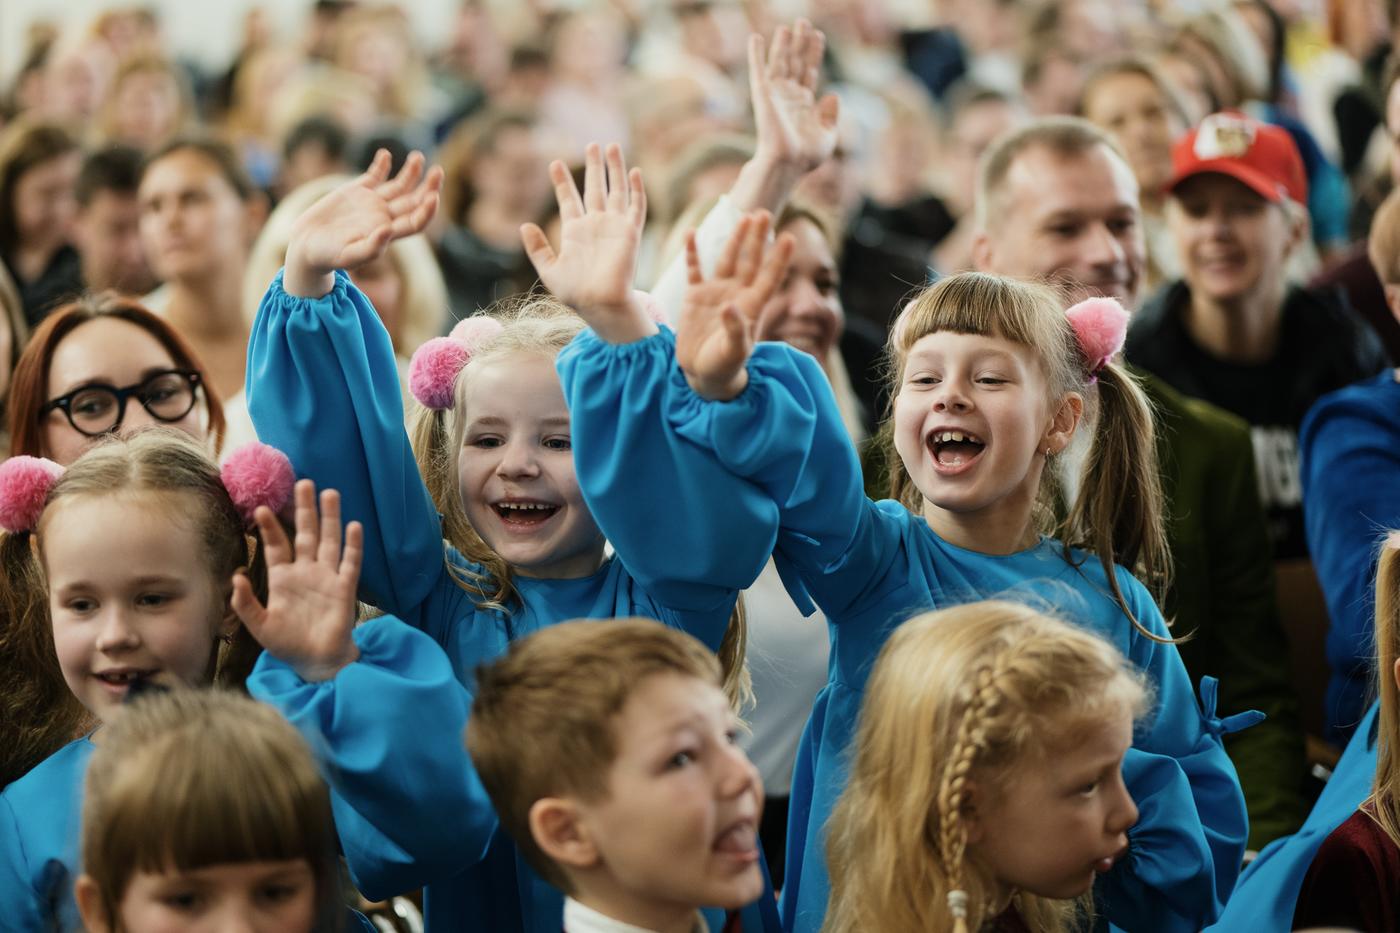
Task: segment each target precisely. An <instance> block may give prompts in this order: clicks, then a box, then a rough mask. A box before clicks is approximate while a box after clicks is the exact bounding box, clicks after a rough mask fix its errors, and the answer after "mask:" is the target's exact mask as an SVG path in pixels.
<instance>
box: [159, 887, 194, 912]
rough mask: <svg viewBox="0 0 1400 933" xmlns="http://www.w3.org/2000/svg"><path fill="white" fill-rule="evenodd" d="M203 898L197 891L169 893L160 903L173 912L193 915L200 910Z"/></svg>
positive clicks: (164, 895) (162, 897)
mask: <svg viewBox="0 0 1400 933" xmlns="http://www.w3.org/2000/svg"><path fill="white" fill-rule="evenodd" d="M201 900H202V898H201V897H200V895H199V892H197V891H169V892H167V893H165V894H162V895H161V896H160V902H161V903H162V904H164V905H165V906H166V907H169V908H170V909H171V910H178V911H180V912H182V913H192V912H194V911H196V910H198V909H199V906H200V903H201Z"/></svg>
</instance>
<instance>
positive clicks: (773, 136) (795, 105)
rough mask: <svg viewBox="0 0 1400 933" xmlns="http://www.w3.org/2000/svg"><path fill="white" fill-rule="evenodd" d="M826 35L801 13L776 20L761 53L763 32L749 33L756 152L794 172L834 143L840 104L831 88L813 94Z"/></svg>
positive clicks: (822, 157) (806, 168)
mask: <svg viewBox="0 0 1400 933" xmlns="http://www.w3.org/2000/svg"><path fill="white" fill-rule="evenodd" d="M825 48H826V37H825V36H824V35H822V33H821V31H820V30H818V29H813V28H812V24H811V23H809V22H808V21H807V20H805V19H799V20H798V21H797V24H796V25H795V26H794V27H793V28H792V29H789V28H788V27H787V26H779V27H778V29H777V31H776V32H775V33H774V34H773V42H772V44H771V45H770V46H769V48H768V59H767V61H766V62H765V61H764V56H763V38H762V37H761V36H757V35H754V36H750V37H749V95H750V96H751V97H752V99H753V109H754V121H755V123H756V124H757V131H758V145H757V152H756V157H760V156H767V157H769V158H772V159H777V160H781V161H783V162H785V163H788V164H790V165H792V166H793V167H794V168H795V169H796V170H797V171H798V173H799V174H802V173H806V172H810V171H811V170H812V169H814V168H816V167H817V166H818V165H821V164H822V163H823V162H825V161H826V160H827V159H828V158H829V157H830V156H831V153H832V152H833V151H834V150H835V149H836V137H837V117H838V115H839V112H840V105H839V103H838V101H837V99H836V95H835V94H827V95H826V96H825V97H822V98H820V99H818V98H817V96H816V86H817V78H818V75H819V74H820V70H821V64H822V53H823V52H824V51H825Z"/></svg>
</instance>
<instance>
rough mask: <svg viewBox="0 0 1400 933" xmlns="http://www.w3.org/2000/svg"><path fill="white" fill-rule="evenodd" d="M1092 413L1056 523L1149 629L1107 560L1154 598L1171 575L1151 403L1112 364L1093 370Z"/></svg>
mask: <svg viewBox="0 0 1400 933" xmlns="http://www.w3.org/2000/svg"><path fill="white" fill-rule="evenodd" d="M1097 384H1098V393H1097V394H1098V412H1097V415H1098V417H1097V418H1096V419H1095V422H1096V423H1095V425H1094V437H1093V442H1092V445H1091V447H1090V448H1089V456H1088V460H1087V462H1086V463H1085V465H1084V472H1083V475H1082V477H1081V482H1080V485H1079V495H1078V496H1077V497H1076V498H1075V500H1074V503H1073V504H1072V505H1071V507H1070V510H1069V514H1068V515H1067V516H1066V517H1065V519H1064V522H1063V524H1062V526H1061V530H1060V533H1059V537H1060V538H1061V539H1062V540H1063V541H1064V544H1065V548H1066V560H1068V559H1069V555H1068V549H1069V548H1071V547H1077V548H1082V549H1084V550H1087V551H1090V552H1092V553H1094V554H1095V555H1097V556H1098V558H1099V561H1100V563H1102V564H1103V568H1104V573H1105V575H1106V576H1107V578H1108V585H1109V588H1110V590H1111V591H1112V593H1113V599H1114V602H1116V603H1118V606H1119V608H1120V609H1122V610H1123V612H1124V614H1125V615H1127V617H1128V618H1129V619H1130V620H1131V621H1132V623H1133V626H1134V627H1135V628H1136V629H1137V630H1138V631H1139V632H1141V633H1142V634H1144V635H1145V636H1147V637H1148V638H1151V639H1152V640H1153V641H1158V642H1169V641H1172V639H1166V638H1162V637H1161V636H1160V635H1156V634H1153V633H1152V632H1150V631H1148V630H1147V628H1146V627H1144V626H1143V625H1142V623H1141V622H1140V621H1138V619H1137V617H1136V616H1135V615H1134V614H1133V612H1132V610H1131V609H1130V608H1129V607H1128V603H1127V600H1126V599H1125V598H1124V596H1123V591H1122V588H1121V587H1120V586H1119V585H1118V577H1117V574H1116V573H1115V572H1114V564H1122V565H1123V566H1124V567H1127V568H1128V569H1129V570H1130V571H1132V573H1133V574H1134V575H1135V576H1136V577H1138V579H1140V580H1142V581H1143V582H1144V583H1145V584H1146V585H1147V587H1148V591H1149V592H1150V593H1151V594H1152V595H1153V597H1154V598H1155V599H1157V600H1158V602H1160V601H1161V597H1162V594H1163V593H1164V592H1165V591H1166V589H1167V587H1168V585H1169V584H1170V581H1171V552H1170V550H1169V549H1168V547H1167V536H1166V528H1165V525H1164V520H1163V515H1162V482H1161V478H1160V475H1159V472H1158V469H1157V448H1156V443H1155V439H1154V437H1153V418H1152V406H1151V403H1150V402H1148V400H1147V396H1146V395H1145V394H1144V393H1143V391H1142V387H1141V386H1140V385H1138V382H1137V379H1136V378H1135V377H1134V376H1133V375H1132V374H1131V373H1129V372H1128V371H1127V370H1126V369H1124V368H1123V367H1122V366H1120V365H1118V364H1117V363H1108V364H1106V365H1105V366H1104V367H1103V369H1102V370H1100V372H1099V373H1098V383H1097Z"/></svg>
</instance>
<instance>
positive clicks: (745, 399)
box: [668, 343, 902, 618]
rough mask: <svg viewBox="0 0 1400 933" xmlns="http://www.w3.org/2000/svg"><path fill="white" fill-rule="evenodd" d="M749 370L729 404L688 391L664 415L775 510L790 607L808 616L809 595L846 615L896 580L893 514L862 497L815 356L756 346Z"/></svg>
mask: <svg viewBox="0 0 1400 933" xmlns="http://www.w3.org/2000/svg"><path fill="white" fill-rule="evenodd" d="M748 371H749V384H748V386H747V387H746V388H745V389H744V391H743V392H742V393H740V394H739V396H738V397H737V398H735V399H733V400H732V401H729V402H706V401H704V400H702V399H700V398H699V397H698V396H695V395H694V394H693V393H691V395H690V396H689V399H688V400H687V401H685V402H684V403H683V404H678V405H674V406H672V407H671V408H670V409H669V411H668V418H669V420H670V421H671V423H672V425H673V426H674V427H675V429H676V432H677V433H678V434H679V435H680V436H681V437H684V438H686V439H689V440H692V441H694V442H695V443H696V444H697V445H699V446H700V447H701V448H703V449H705V450H708V451H712V452H713V453H714V455H715V456H716V458H717V459H718V461H719V462H720V463H721V464H722V465H723V466H724V467H725V468H726V469H727V470H729V471H731V472H732V473H734V474H735V475H736V476H739V477H741V478H744V479H746V480H748V481H749V482H751V483H754V484H755V485H757V486H758V488H760V489H762V490H763V491H764V492H765V493H766V494H767V495H768V496H769V497H770V498H771V499H772V501H773V502H774V504H776V505H777V507H778V510H779V515H780V517H781V527H780V528H779V531H778V538H777V550H776V554H775V557H776V558H777V566H778V571H779V573H780V574H781V575H782V578H783V583H784V584H785V585H786V586H787V588H788V591H789V593H790V594H791V595H792V597H793V601H794V602H795V603H796V604H797V607H798V608H799V609H801V610H802V611H803V613H804V614H808V613H810V612H811V608H812V598H813V597H815V599H816V601H817V603H818V604H820V605H821V607H822V609H823V610H824V611H825V612H826V614H827V616H828V618H840V617H843V616H845V615H848V614H849V612H850V609H851V607H853V606H856V605H858V604H861V603H864V602H867V601H869V600H870V599H871V598H872V597H873V595H874V593H875V592H877V591H881V590H883V589H884V588H886V587H887V586H889V585H894V584H896V583H897V582H898V581H891V580H889V579H887V573H888V572H889V571H892V570H895V569H896V568H897V566H898V562H897V558H898V555H899V548H900V545H901V541H902V536H901V531H900V523H899V520H898V518H899V516H898V514H897V512H886V511H884V510H882V509H881V508H879V507H878V506H877V505H876V504H875V503H872V502H871V501H870V500H869V499H867V498H866V496H865V489H864V485H863V480H862V477H861V468H860V460H859V458H858V457H857V455H856V450H855V447H854V445H852V443H851V439H850V435H848V434H847V433H846V426H845V424H844V423H843V422H842V420H841V413H840V410H839V409H838V408H837V406H836V399H835V396H834V395H833V394H832V391H831V383H830V381H829V380H828V379H827V377H826V374H825V373H824V372H823V371H822V369H821V366H820V365H819V364H818V363H817V361H816V360H815V359H814V358H813V357H811V356H810V355H808V354H806V353H803V352H802V351H800V350H797V349H794V348H793V347H790V346H788V345H787V344H784V343H760V344H758V346H756V347H755V348H754V352H753V355H752V357H751V358H750V360H749V366H748Z"/></svg>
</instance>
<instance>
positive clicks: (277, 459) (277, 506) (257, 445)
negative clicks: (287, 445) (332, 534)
mask: <svg viewBox="0 0 1400 933" xmlns="http://www.w3.org/2000/svg"><path fill="white" fill-rule="evenodd" d="M219 475H220V476H221V477H222V479H223V481H224V488H225V489H227V490H228V496H229V498H230V499H232V500H233V506H234V508H236V509H238V514H239V515H242V516H243V520H244V521H246V522H249V523H250V524H251V523H252V521H253V513H254V512H256V511H257V510H258V506H260V505H265V506H267V507H268V508H269V509H271V510H272V511H274V512H281V511H282V510H283V509H284V508H286V506H287V503H288V502H291V501H292V487H293V486H295V485H296V474H295V473H294V472H293V471H292V461H290V460H288V459H287V455H286V454H284V453H282V451H280V450H278V449H277V448H276V447H272V446H269V445H267V444H263V443H261V442H259V441H252V442H250V443H247V444H244V445H243V446H242V447H239V448H238V449H237V450H235V451H234V452H233V453H231V454H229V455H228V457H227V458H226V459H225V460H224V465H223V467H222V468H221V469H220V470H219Z"/></svg>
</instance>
